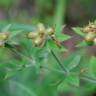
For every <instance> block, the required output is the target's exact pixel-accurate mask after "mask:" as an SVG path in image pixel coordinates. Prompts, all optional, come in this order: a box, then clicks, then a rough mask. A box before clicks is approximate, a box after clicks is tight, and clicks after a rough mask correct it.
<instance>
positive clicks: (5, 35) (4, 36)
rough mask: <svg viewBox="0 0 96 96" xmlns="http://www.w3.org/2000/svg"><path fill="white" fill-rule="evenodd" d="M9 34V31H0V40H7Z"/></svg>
mask: <svg viewBox="0 0 96 96" xmlns="http://www.w3.org/2000/svg"><path fill="white" fill-rule="evenodd" d="M9 35H10V33H9V32H1V33H0V40H7V39H8V37H9Z"/></svg>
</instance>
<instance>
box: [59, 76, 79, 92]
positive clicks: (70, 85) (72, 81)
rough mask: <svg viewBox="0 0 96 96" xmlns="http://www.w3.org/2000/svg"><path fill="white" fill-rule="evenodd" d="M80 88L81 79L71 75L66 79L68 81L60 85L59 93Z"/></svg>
mask: <svg viewBox="0 0 96 96" xmlns="http://www.w3.org/2000/svg"><path fill="white" fill-rule="evenodd" d="M78 87H79V77H78V76H75V75H72V76H71V75H69V76H67V77H66V79H65V80H64V81H63V82H62V83H61V84H59V86H58V91H60V92H63V91H70V90H71V91H72V90H76V89H77V88H78Z"/></svg>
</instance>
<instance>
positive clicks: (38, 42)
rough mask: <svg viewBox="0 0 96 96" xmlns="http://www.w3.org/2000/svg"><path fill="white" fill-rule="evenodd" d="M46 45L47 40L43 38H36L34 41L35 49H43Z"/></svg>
mask: <svg viewBox="0 0 96 96" xmlns="http://www.w3.org/2000/svg"><path fill="white" fill-rule="evenodd" d="M44 43H45V40H44V39H43V38H40V37H38V38H36V39H35V40H34V41H33V44H34V46H35V47H41V46H43V44H44Z"/></svg>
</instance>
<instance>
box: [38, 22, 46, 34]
mask: <svg viewBox="0 0 96 96" xmlns="http://www.w3.org/2000/svg"><path fill="white" fill-rule="evenodd" d="M37 28H38V29H37V30H38V31H39V32H45V26H44V25H43V24H42V23H39V24H38V25H37Z"/></svg>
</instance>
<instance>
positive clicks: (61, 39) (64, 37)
mask: <svg viewBox="0 0 96 96" xmlns="http://www.w3.org/2000/svg"><path fill="white" fill-rule="evenodd" d="M57 38H58V40H59V41H65V40H68V39H70V36H68V35H65V34H62V33H61V34H58V35H57Z"/></svg>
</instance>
